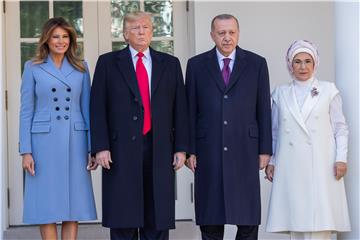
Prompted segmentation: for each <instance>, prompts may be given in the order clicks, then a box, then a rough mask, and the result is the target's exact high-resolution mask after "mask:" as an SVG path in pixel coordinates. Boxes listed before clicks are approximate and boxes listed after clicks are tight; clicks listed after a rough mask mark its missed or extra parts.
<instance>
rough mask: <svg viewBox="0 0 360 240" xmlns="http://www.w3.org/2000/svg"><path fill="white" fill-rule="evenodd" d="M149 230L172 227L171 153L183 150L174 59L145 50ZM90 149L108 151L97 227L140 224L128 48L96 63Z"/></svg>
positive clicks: (136, 123)
mask: <svg viewBox="0 0 360 240" xmlns="http://www.w3.org/2000/svg"><path fill="white" fill-rule="evenodd" d="M150 55H151V60H152V76H151V114H152V134H153V191H154V203H155V206H154V208H155V227H156V228H157V229H159V230H161V229H169V228H174V227H175V199H174V170H173V166H172V162H173V154H174V153H175V152H182V151H184V152H187V151H188V145H189V144H188V140H189V134H188V122H187V115H186V113H187V106H186V93H185V86H184V81H183V76H182V72H181V66H180V62H179V60H178V59H177V58H176V57H173V56H171V55H168V54H165V53H161V52H157V51H155V50H153V49H151V48H150ZM90 117H91V119H90V125H91V146H92V147H91V150H92V153H93V154H94V153H97V152H99V151H103V150H110V152H111V158H112V162H113V163H112V164H111V169H110V170H107V169H103V172H102V207H103V208H102V209H103V212H102V213H103V219H102V223H103V226H105V227H110V228H131V227H142V226H143V225H144V201H143V199H144V196H143V192H144V191H143V168H142V162H143V161H142V160H143V155H142V154H143V151H142V145H143V135H142V129H143V106H142V101H141V96H140V91H139V89H138V85H137V80H136V74H135V70H134V65H133V62H132V59H131V54H130V50H129V47H126V48H125V49H123V50H120V51H115V52H111V53H107V54H104V55H101V56H100V57H99V59H98V62H97V65H96V69H95V74H94V80H93V85H92V89H91V100H90Z"/></svg>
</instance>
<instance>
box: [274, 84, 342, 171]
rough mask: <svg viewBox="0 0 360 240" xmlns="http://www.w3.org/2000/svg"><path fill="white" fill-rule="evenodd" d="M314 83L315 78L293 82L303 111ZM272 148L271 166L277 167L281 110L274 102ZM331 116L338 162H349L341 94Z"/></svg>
mask: <svg viewBox="0 0 360 240" xmlns="http://www.w3.org/2000/svg"><path fill="white" fill-rule="evenodd" d="M313 81H314V78H310V79H309V80H306V81H298V80H293V84H294V89H295V96H296V100H297V103H298V105H299V109H300V110H301V109H302V106H303V104H304V102H305V99H306V97H307V96H308V94H311V85H312V82H313ZM271 111H272V114H271V115H272V139H273V141H272V146H273V152H274V155H273V156H272V157H271V160H270V163H269V164H271V165H276V164H275V163H276V156H275V152H276V151H275V149H276V142H277V134H278V127H279V125H278V124H279V122H278V121H279V110H278V108H277V106H276V103H275V102H274V101H272V110H271ZM329 114H330V119H331V126H332V129H333V132H334V138H335V141H336V159H335V161H336V162H346V161H347V152H348V135H349V130H348V125H347V124H346V120H345V116H344V113H343V111H342V100H341V96H340V94H337V95H336V96H335V97H334V98H333V99H332V101H331V103H330V106H329Z"/></svg>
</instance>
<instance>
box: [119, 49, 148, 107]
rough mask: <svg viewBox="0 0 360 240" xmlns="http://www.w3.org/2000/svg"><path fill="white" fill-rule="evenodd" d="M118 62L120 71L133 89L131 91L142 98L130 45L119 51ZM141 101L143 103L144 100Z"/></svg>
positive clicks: (138, 97)
mask: <svg viewBox="0 0 360 240" xmlns="http://www.w3.org/2000/svg"><path fill="white" fill-rule="evenodd" d="M116 64H117V65H118V67H119V69H120V71H121V72H122V74H123V76H124V79H125V81H126V83H127V85H128V86H129V88H130V89H131V91H132V92H133V94H134V95H135V96H136V98H137V99H141V96H140V91H139V87H138V83H137V79H136V73H135V69H134V65H133V62H132V56H131V54H130V49H129V46H127V47H126V48H125V49H123V50H121V51H119V53H118V55H117V61H116ZM139 102H141V103H142V101H139Z"/></svg>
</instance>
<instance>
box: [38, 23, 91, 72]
mask: <svg viewBox="0 0 360 240" xmlns="http://www.w3.org/2000/svg"><path fill="white" fill-rule="evenodd" d="M57 27H60V28H62V29H64V30H65V31H66V32H67V33H68V34H69V38H70V44H69V48H68V50H67V51H66V52H65V56H66V57H67V60H68V61H69V62H70V64H71V65H72V66H73V67H74V68H76V69H77V70H79V71H81V72H85V71H86V69H85V66H84V63H83V61H82V60H81V59H80V58H79V57H78V56H77V55H76V49H77V43H76V38H77V35H76V32H75V29H74V28H73V27H72V26H71V25H70V24H69V23H68V22H67V21H66V20H65V19H64V18H62V17H54V18H50V19H49V20H48V21H47V22H46V23H45V24H44V26H43V28H42V32H41V36H40V39H39V43H38V47H37V50H36V55H35V57H34V59H33V61H34V63H35V64H40V63H43V62H44V61H45V59H46V58H47V57H48V55H49V53H50V52H49V51H50V50H49V46H48V44H47V42H48V40H49V39H50V37H51V34H52V32H53V31H54V29H55V28H57Z"/></svg>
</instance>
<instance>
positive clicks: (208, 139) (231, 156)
mask: <svg viewBox="0 0 360 240" xmlns="http://www.w3.org/2000/svg"><path fill="white" fill-rule="evenodd" d="M211 37H212V39H213V41H214V42H215V45H216V47H215V48H213V49H212V50H210V51H208V52H205V53H202V54H200V55H197V56H195V57H193V58H191V59H190V60H189V61H188V65H187V71H186V89H187V95H188V108H189V119H190V153H191V156H190V158H189V159H187V161H186V165H187V166H188V167H189V168H191V169H192V170H193V171H194V172H195V211H196V223H197V225H200V229H201V233H202V238H203V239H222V238H223V235H224V224H234V225H237V226H238V232H237V235H236V239H257V234H258V225H259V224H260V182H259V169H263V168H264V167H265V166H266V165H267V163H268V161H269V158H270V155H271V154H272V146H271V144H272V143H271V142H272V139H271V109H270V89H269V76H268V69H267V64H266V60H265V59H264V58H263V57H261V56H259V55H256V54H254V53H252V52H250V51H246V50H244V49H241V48H239V47H238V46H237V44H238V39H239V24H238V21H237V19H236V18H235V17H234V16H232V15H228V14H222V15H218V16H216V17H215V18H214V19H213V21H212V23H211Z"/></svg>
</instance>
